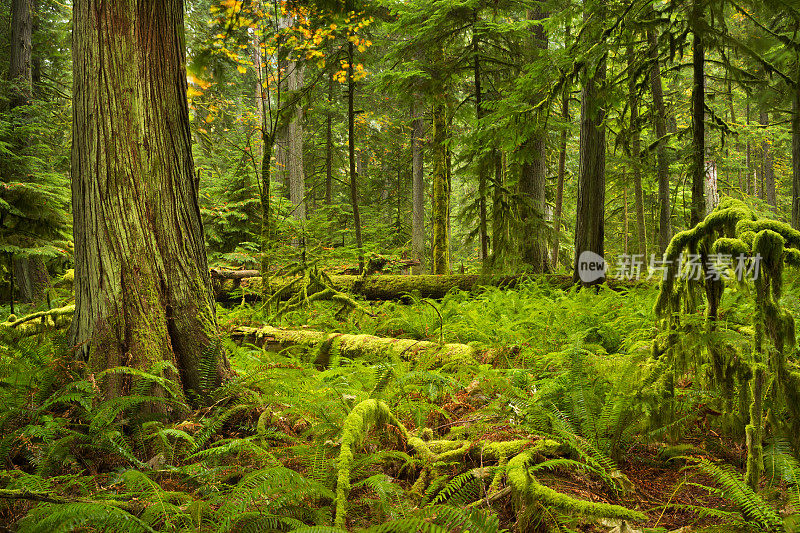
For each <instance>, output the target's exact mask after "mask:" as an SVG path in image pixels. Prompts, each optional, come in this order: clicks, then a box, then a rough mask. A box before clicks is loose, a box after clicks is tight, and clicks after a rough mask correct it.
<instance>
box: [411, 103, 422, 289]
mask: <svg viewBox="0 0 800 533" xmlns="http://www.w3.org/2000/svg"><path fill="white" fill-rule="evenodd" d="M415 99H416V100H415V102H414V104H413V105H412V106H411V120H412V122H411V259H413V260H416V261H419V265H418V266H414V267H412V268H411V272H412V273H413V274H422V273H423V272H425V182H424V181H423V158H422V156H423V154H422V143H423V138H424V135H425V131H424V128H425V125H424V123H423V121H422V104H421V103H420V102H419V96H418V95H415Z"/></svg>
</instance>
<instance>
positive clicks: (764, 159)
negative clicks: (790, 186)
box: [758, 111, 778, 213]
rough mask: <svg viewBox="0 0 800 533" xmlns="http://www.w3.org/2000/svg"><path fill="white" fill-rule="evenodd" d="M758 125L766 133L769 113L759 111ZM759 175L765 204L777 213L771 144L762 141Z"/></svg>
mask: <svg viewBox="0 0 800 533" xmlns="http://www.w3.org/2000/svg"><path fill="white" fill-rule="evenodd" d="M758 118H759V123H760V124H761V125H762V126H764V132H765V133H766V132H767V127H768V126H769V113H767V111H761V113H760V114H759V117H758ZM761 175H762V176H764V193H765V199H766V200H767V203H768V204H769V205H770V206H771V207H772V211H773V212H776V213H777V211H778V201H777V198H776V193H775V167H774V165H773V161H772V148H771V143H770V142H768V141H766V140H765V141H764V142H762V143H761Z"/></svg>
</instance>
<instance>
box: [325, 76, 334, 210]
mask: <svg viewBox="0 0 800 533" xmlns="http://www.w3.org/2000/svg"><path fill="white" fill-rule="evenodd" d="M332 203H333V73H331V74H330V76H328V112H327V117H326V118H325V205H331V204H332Z"/></svg>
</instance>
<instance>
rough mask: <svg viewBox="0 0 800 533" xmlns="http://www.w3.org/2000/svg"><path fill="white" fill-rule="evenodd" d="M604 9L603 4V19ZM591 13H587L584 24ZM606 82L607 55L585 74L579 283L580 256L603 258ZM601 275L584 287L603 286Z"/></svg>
mask: <svg viewBox="0 0 800 533" xmlns="http://www.w3.org/2000/svg"><path fill="white" fill-rule="evenodd" d="M603 11H605V6H604V5H603V4H601V16H600V17H599V18H600V20H602V18H603V17H602V12H603ZM588 15H589V13H588V12H587V11H584V20H586V19H587V18H588ZM605 79H606V55H605V54H604V55H603V56H602V57H601V58H600V59H599V60H598V61H597V62H596V63H589V64H588V65H587V67H586V72H585V73H584V84H583V91H582V94H581V139H580V151H579V152H580V153H579V157H580V163H579V165H578V168H579V170H578V202H577V215H576V221H575V259H574V261H573V267H574V270H573V274H572V275H573V280H574V281H575V282H578V281H579V280H580V272H579V268H578V267H579V264H580V263H581V261H580V258H581V254H583V253H584V252H591V253H593V254H596V255H598V256H600V257H603V254H604V249H603V246H604V236H605V205H606V200H605V199H606V130H605V124H603V121H604V119H605V115H606V113H605V103H604V102H603V101H602V95H601V89H602V86H603V85H604V84H605ZM604 280H605V276H604V275H601V276H600V277H597V278H595V279H592V280H591V281H588V282H586V281H584V282H583V283H584V285H594V284H596V283H602V282H603V281H604Z"/></svg>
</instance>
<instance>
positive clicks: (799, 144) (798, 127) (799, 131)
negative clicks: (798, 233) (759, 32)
mask: <svg viewBox="0 0 800 533" xmlns="http://www.w3.org/2000/svg"><path fill="white" fill-rule="evenodd" d="M797 69H798V85H797V87H795V88H794V90H793V91H792V227H793V228H794V229H796V230H800V61H798V66H797Z"/></svg>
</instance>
